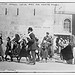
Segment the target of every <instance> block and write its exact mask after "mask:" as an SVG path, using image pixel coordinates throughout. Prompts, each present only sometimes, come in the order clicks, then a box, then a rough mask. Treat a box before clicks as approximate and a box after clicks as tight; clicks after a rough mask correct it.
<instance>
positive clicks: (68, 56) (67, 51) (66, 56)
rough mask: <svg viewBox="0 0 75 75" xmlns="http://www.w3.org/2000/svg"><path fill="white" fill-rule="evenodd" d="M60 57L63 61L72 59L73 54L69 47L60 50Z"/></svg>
mask: <svg viewBox="0 0 75 75" xmlns="http://www.w3.org/2000/svg"><path fill="white" fill-rule="evenodd" d="M61 55H62V56H63V59H64V60H67V61H68V60H70V59H73V52H72V47H71V45H68V46H66V47H65V48H64V49H62V50H61Z"/></svg>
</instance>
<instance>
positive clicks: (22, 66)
mask: <svg viewBox="0 0 75 75" xmlns="http://www.w3.org/2000/svg"><path fill="white" fill-rule="evenodd" d="M0 72H20V73H21V72H34V73H35V72H43V73H44V72H46V73H48V72H49V73H65V72H71V73H73V72H75V64H67V63H66V62H63V61H61V60H60V59H59V56H56V55H55V56H54V57H53V58H52V59H48V61H47V63H46V62H45V60H43V61H39V62H36V64H35V65H31V64H27V61H26V59H25V58H22V59H21V61H20V63H18V62H17V60H16V59H15V58H14V61H13V62H11V61H4V62H3V61H1V62H0Z"/></svg>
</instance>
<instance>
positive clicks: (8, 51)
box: [5, 37, 11, 61]
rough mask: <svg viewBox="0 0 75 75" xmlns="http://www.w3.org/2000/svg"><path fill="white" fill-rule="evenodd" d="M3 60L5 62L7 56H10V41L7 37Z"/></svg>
mask: <svg viewBox="0 0 75 75" xmlns="http://www.w3.org/2000/svg"><path fill="white" fill-rule="evenodd" d="M5 55H6V56H5V60H6V61H7V56H8V55H9V56H10V55H11V41H10V37H7V45H6V52H5Z"/></svg>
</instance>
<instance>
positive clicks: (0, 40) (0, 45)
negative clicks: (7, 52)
mask: <svg viewBox="0 0 75 75" xmlns="http://www.w3.org/2000/svg"><path fill="white" fill-rule="evenodd" d="M2 44H3V42H2V37H0V56H4V52H3V48H2Z"/></svg>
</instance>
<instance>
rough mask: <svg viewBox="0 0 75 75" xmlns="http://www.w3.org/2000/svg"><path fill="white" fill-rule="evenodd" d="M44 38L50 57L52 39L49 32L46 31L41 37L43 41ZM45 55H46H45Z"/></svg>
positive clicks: (51, 53) (51, 54)
mask: <svg viewBox="0 0 75 75" xmlns="http://www.w3.org/2000/svg"><path fill="white" fill-rule="evenodd" d="M44 40H45V41H46V42H47V45H48V46H47V50H48V55H49V57H52V56H53V51H52V50H53V48H52V44H53V41H52V36H49V32H46V36H45V37H44V38H43V41H42V42H44ZM46 56H47V55H46Z"/></svg>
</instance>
